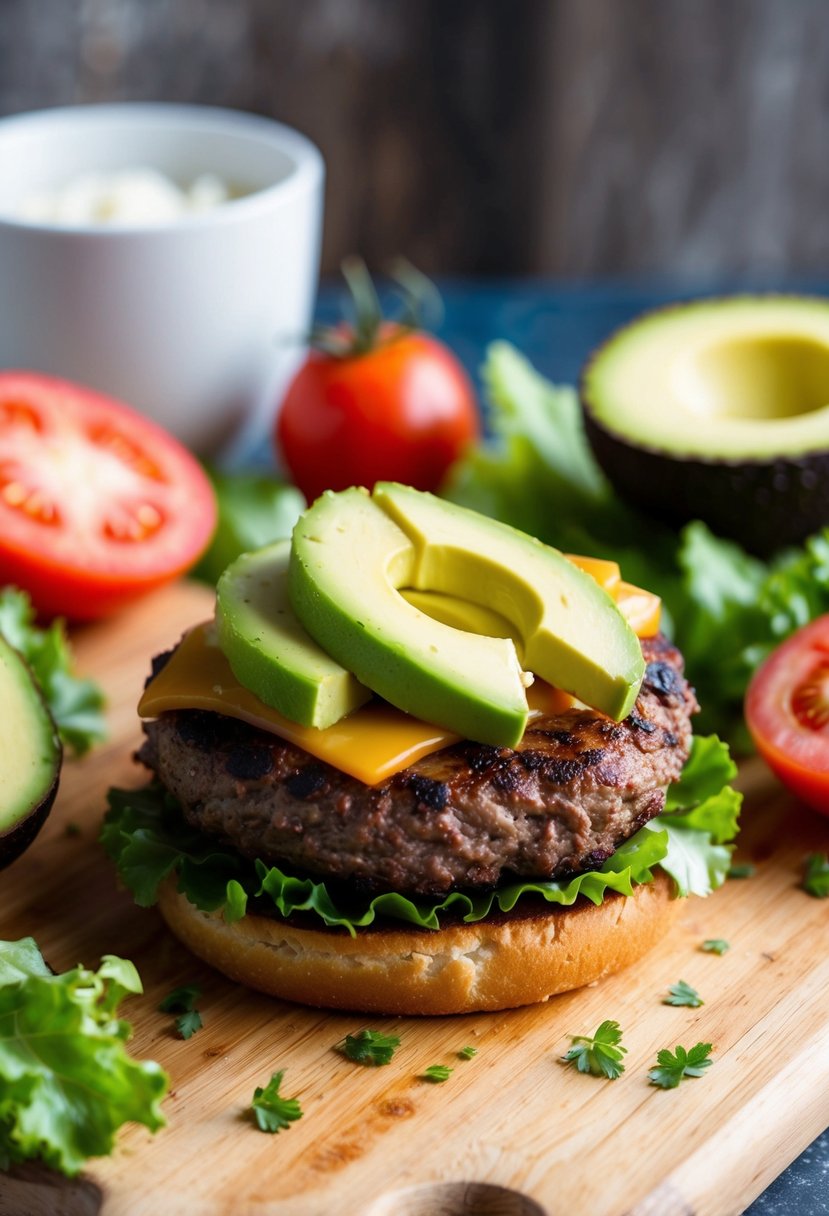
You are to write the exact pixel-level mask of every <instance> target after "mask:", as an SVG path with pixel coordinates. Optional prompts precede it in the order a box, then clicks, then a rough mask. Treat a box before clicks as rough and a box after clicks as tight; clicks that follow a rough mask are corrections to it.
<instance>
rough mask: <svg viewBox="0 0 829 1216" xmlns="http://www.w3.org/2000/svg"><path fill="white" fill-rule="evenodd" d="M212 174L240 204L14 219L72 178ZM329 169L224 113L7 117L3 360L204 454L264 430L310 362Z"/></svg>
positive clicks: (302, 142)
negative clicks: (83, 221) (150, 216)
mask: <svg viewBox="0 0 829 1216" xmlns="http://www.w3.org/2000/svg"><path fill="white" fill-rule="evenodd" d="M137 165H142V166H143V165H151V166H153V167H155V168H157V169H159V170H160V171H161V172H162V173H164V174H165V175H167V176H169V177H170V178H172V179H173V180H174V181H177V182H179V183H181V184H187V183H189V182H190V181H192V180H193V179H194V178H196V177H197V176H198V175H199V174H201V173H205V172H212V173H216V174H217V175H218V176H219V177H221V178H222V179H223V180H225V181H226V182H228V184H229V185H230V186H231V187H232V188H233V189H234V191H243V192H244V193H243V194H242V196H241V197H238V198H234V199H233V200H232V201H230V202H228V203H226V204H224V205H222V206H220V207H217V208H216V209H215V210H213V211H209V212H206V213H203V214H194V215H188V216H186V217H184V218H182V219H180V220H176V221H171V222H169V223H167V224H165V225H163V226H160V227H157V226H152V227H151V226H140V225H135V226H131V227H118V228H115V227H104V226H92V225H89V226H75V227H71V228H58V227H55V226H51V225H48V224H39V223H29V222H26V221H24V220H19V219H14V218H9V215H10V214H13V213H14V212H15V210H16V209H17V207H19V205H20V203H21V201H22V200H23V199H25V198H26V197H28V196H30V195H31V194H33V193H36V192H40V191H43V190H53V189H56V188H58V187H61V186H63V185H64V184H65V183H66V182H68V181H71V180H72V179H73V178H75V177H77V176H78V175H79V174H80V173H85V172H89V171H95V170H102V171H111V170H117V169H124V168H130V167H134V166H137ZM323 179H324V169H323V163H322V158H321V156H320V154H319V152H318V151H317V149H316V148H315V147H314V146H313V144H311V143H310V142H309V141H308V140H307V139H305V138H304V136H302V135H299V134H298V133H297V132H296V131H292V130H290V129H289V128H288V127H284V126H282V125H281V124H279V123H276V122H272V121H271V120H270V119H266V118H260V117H257V116H256V115H252V114H244V113H241V112H237V111H233V110H221V109H213V108H211V107H201V106H178V105H165V104H155V103H152V104H123V105H121V104H119V105H100V106H77V107H70V108H66V109H57V110H42V111H39V112H37V113H32V114H23V115H18V116H14V117H11V118H6V119H3V120H2V121H0V281H2V284H3V287H2V290H1V291H0V368H2V367H16V368H26V369H35V370H38V371H43V372H49V373H51V374H53V375H56V376H62V377H64V378H67V379H70V380H77V381H78V382H80V383H82V384H87V385H90V386H91V387H93V388H97V389H99V390H102V391H104V392H107V393H110V394H112V395H113V396H116V397H119V398H121V399H122V400H123V401H126V402H128V403H129V404H131V405H133V406H135V407H136V408H137V409H139V410H142V411H143V412H145V413H146V414H149V415H150V416H151V417H152V418H155V419H156V420H157V421H159V422H161V423H162V425H164V426H166V427H167V428H168V430H171V431H172V432H173V433H174V434H176V435H178V436H179V438H180V439H182V440H184V442H185V443H187V444H188V445H189V446H190V447H192V448H194V449H195V450H196V451H198V452H201V453H215V452H217V451H218V450H220V449H221V450H224V451H225V452H227V451H228V449H229V447H230V448H233V447H234V446H235V448H236V449H237V450H239V448H240V447H241V446H243V445H244V444H245V443H246V442H247V441H249V440H251V439H252V437H253V436H254V435H255V434H256V433H258V432H262V431H263V430H264V426H265V423H266V421H267V420H268V418H269V416H270V415H272V413H273V411H274V407H275V402H276V400H277V399H278V394H279V393H280V391H281V388H282V386H283V385H284V381H285V379H286V378H287V376H288V375H289V374H290V373H291V371H292V370H293V367H294V366H295V365H296V362H297V361H298V359H299V358H300V357H301V353H302V338H303V335H305V334H306V333H307V331H308V327H309V323H310V319H311V311H312V307H313V300H314V293H315V290H316V284H317V274H318V269H319V244H320V232H321V225H322V194H323Z"/></svg>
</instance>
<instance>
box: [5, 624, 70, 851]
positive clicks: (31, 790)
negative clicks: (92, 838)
mask: <svg viewBox="0 0 829 1216" xmlns="http://www.w3.org/2000/svg"><path fill="white" fill-rule="evenodd" d="M0 732H1V733H0V738H1V739H2V743H0V868H2V867H3V866H7V865H9V864H10V863H11V862H12V861H14V860H15V859H16V858H17V857H19V856H20V854H21V853H22V852H23V851H24V849H26V848H28V846H29V845H30V844H31V842H32V841H33V840H34V838H35V836H36V835H37V833H38V832H39V831H40V829H41V827H42V826H43V823H44V821H45V819H46V816H47V815H48V814H49V811H50V810H51V808H52V804H53V802H54V800H55V795H56V793H57V788H58V775H59V772H60V761H61V746H60V742H59V740H58V736H57V733H56V731H55V726H54V723H53V722H52V719H51V717H50V715H49V711H48V710H47V708H46V705H45V703H44V701H43V698H42V696H41V694H40V690H39V689H38V687H37V685H36V684H35V681H34V678H33V676H32V674H31V672H30V671H29V669H28V667H27V666H26V664H25V663H24V661H23V659H21V657H20V655H18V654H17V652H16V651H15V650H13V649H12V648H11V647H10V646H9V645H8V643H7V642H6V641H5V640H4V639H3V638H2V637H0Z"/></svg>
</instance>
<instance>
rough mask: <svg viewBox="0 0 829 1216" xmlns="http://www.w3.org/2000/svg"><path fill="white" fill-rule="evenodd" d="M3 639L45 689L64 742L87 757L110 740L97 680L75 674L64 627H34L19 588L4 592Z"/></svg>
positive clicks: (0, 592) (0, 600)
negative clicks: (95, 748)
mask: <svg viewBox="0 0 829 1216" xmlns="http://www.w3.org/2000/svg"><path fill="white" fill-rule="evenodd" d="M0 634H2V635H3V637H4V638H5V639H6V641H7V642H8V643H9V644H10V645H11V646H13V647H14V648H15V650H17V651H19V652H20V654H22V656H23V658H24V659H25V660H26V662H27V663H28V664H29V667H30V668H31V669H32V672H33V673H34V676H35V679H36V680H37V682H38V684H39V685H40V688H41V691H42V692H43V696H44V699H45V701H46V704H47V705H48V706H49V711H50V713H51V715H52V717H53V718H54V720H55V725H56V726H57V728H58V732H59V734H60V737H61V739H62V740H63V742H64V743H65V744H66V745H67V746H68V747H70V748H72V750H73V751H74V752H75V753H76V754H77V755H79V756H80V755H82V754H83V753H84V752H86V751H88V750H89V748H90V747H92V745H93V743H97V742H99V741H100V740H101V739H103V738H105V737H106V728H105V725H104V718H103V713H102V709H103V705H104V696H103V693H102V692H101V689H100V688H99V687H98V685H97V684H96V683H95V682H94V681H93V680H81V679H78V677H77V676H75V675H73V674H72V655H71V653H70V650H69V643H68V641H67V638H66V631H65V629H64V625H63V621H60V620H58V621H53V622H52V624H51V625H50V626H49V627H48V629H39V628H38V627H37V625H36V624H35V613H34V609H33V608H32V606H31V603H30V602H29V597H28V596H27V595H26V593H25V592H24V591H18V589H17V588H16V587H3V588H2V589H0Z"/></svg>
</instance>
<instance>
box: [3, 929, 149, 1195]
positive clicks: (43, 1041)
mask: <svg viewBox="0 0 829 1216" xmlns="http://www.w3.org/2000/svg"><path fill="white" fill-rule="evenodd" d="M138 992H141V982H140V980H139V978H138V973H137V971H136V970H135V967H134V966H133V965H132V963H130V962H128V961H127V960H125V959H120V958H116V957H115V956H114V955H108V956H106V957H105V958H104V959H103V960H102V963H101V966H100V967H99V968H98V970H97V971H89V970H87V969H86V968H84V967H75V968H73V969H72V970H71V971H67V972H66V973H65V974H63V975H53V974H52V972H51V971H50V970H49V968H48V967H47V966H46V963H45V962H44V961H43V958H42V956H41V954H40V951H39V950H38V948H37V946H36V944H35V942H34V941H33V940H32V939H31V938H24V939H23V940H22V941H19V942H0V1169H8V1168H9V1166H11V1165H14V1164H16V1163H18V1162H20V1161H25V1160H27V1159H29V1158H34V1157H38V1158H41V1159H42V1160H44V1161H45V1162H46V1163H47V1164H48V1165H50V1166H52V1167H54V1168H55V1169H58V1170H61V1171H62V1172H63V1173H65V1174H70V1175H71V1174H76V1173H77V1172H78V1171H79V1170H80V1169H81V1168H82V1166H83V1164H84V1162H85V1161H86V1159H87V1158H88V1157H99V1156H103V1155H106V1154H108V1153H110V1152H111V1151H112V1147H113V1144H114V1140H115V1133H116V1132H117V1131H118V1129H119V1127H120V1126H121V1125H122V1124H123V1123H127V1122H134V1123H142V1124H143V1125H144V1126H145V1127H147V1128H149V1129H150V1131H156V1130H157V1129H158V1128H159V1127H163V1125H164V1117H163V1115H162V1113H161V1107H160V1103H161V1099H162V1098H163V1096H164V1094H165V1093H166V1092H167V1088H168V1086H169V1079H168V1077H167V1076H166V1074H165V1073H164V1072H163V1071H162V1069H161V1068H160V1067H159V1066H158V1065H157V1064H155V1063H153V1062H152V1061H151V1060H134V1059H132V1057H131V1056H130V1055H129V1054H128V1053H127V1050H126V1047H125V1043H126V1041H127V1039H128V1038H129V1036H130V1026H129V1024H128V1023H127V1022H124V1021H121V1020H120V1019H119V1018H118V1016H117V1011H118V1005H119V1004H120V1002H121V1000H122V999H123V997H125V996H127V995H128V994H131V993H138Z"/></svg>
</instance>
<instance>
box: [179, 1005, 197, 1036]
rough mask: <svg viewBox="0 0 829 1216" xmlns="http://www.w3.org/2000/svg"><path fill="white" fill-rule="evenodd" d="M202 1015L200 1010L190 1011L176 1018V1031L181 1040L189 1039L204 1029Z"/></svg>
mask: <svg viewBox="0 0 829 1216" xmlns="http://www.w3.org/2000/svg"><path fill="white" fill-rule="evenodd" d="M202 1025H203V1023H202V1020H201V1014H200V1013H199V1011H198V1009H189V1010H188V1011H187V1013H182V1014H181V1016H180V1017H177V1018H176V1031H177V1032H178V1036H179V1038H181V1039H189V1038H192V1036H193V1035H194V1034H195V1033H196V1031H197V1030H201V1028H202Z"/></svg>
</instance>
